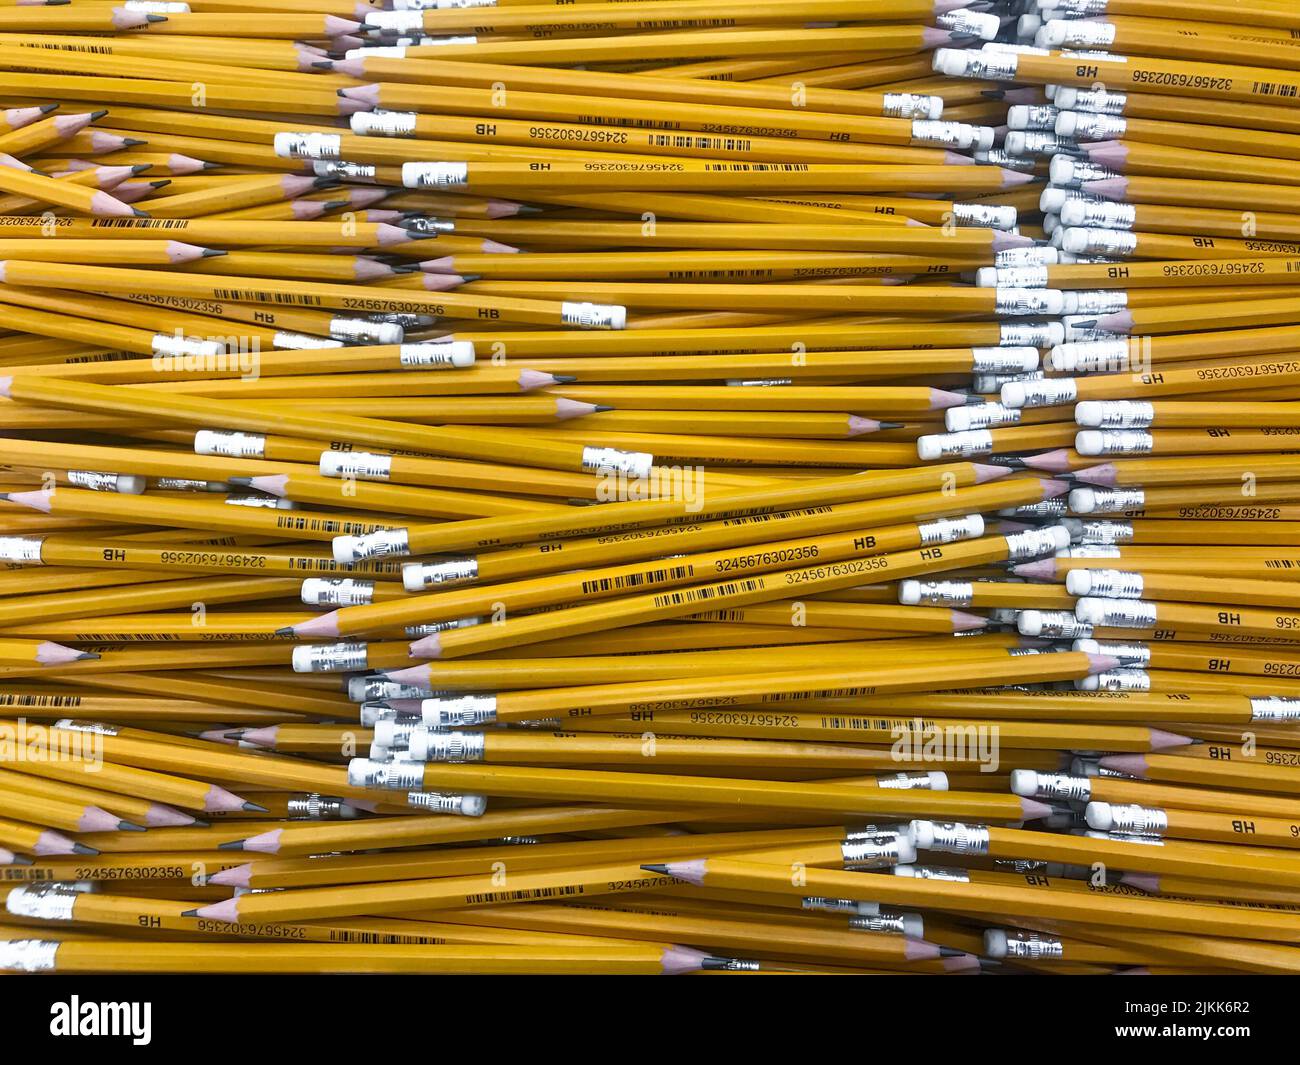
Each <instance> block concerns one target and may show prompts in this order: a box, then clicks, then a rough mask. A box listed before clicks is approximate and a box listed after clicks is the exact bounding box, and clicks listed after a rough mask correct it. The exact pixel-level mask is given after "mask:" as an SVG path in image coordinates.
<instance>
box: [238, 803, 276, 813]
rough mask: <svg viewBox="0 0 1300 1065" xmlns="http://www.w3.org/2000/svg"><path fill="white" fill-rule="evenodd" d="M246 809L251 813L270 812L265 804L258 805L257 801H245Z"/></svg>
mask: <svg viewBox="0 0 1300 1065" xmlns="http://www.w3.org/2000/svg"><path fill="white" fill-rule="evenodd" d="M244 809H245V810H247V811H248V812H249V813H251V814H265V813H270V811H269V810H268V809H267V808H266V807H265V806H259V805H258V804H257V803H255V802H245V803H244Z"/></svg>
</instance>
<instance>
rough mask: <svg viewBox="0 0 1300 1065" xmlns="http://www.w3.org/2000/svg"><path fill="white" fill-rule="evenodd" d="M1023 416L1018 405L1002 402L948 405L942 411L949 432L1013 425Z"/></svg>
mask: <svg viewBox="0 0 1300 1065" xmlns="http://www.w3.org/2000/svg"><path fill="white" fill-rule="evenodd" d="M1023 417H1024V413H1023V412H1022V411H1021V410H1020V408H1018V407H1008V406H1005V405H1004V404H1002V403H996V402H994V403H981V404H979V405H978V406H974V407H949V408H948V409H947V410H946V411H944V422H945V423H946V426H947V428H948V431H949V432H953V433H964V432H967V431H969V430H971V429H996V428H997V427H998V426H1001V425H1015V424H1017V423H1018V422H1019V421H1020V420H1021V419H1022V418H1023Z"/></svg>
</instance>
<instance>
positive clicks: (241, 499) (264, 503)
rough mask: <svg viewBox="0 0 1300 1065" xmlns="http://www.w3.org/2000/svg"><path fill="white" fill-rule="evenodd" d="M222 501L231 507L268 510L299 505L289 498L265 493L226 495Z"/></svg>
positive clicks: (285, 508)
mask: <svg viewBox="0 0 1300 1065" xmlns="http://www.w3.org/2000/svg"><path fill="white" fill-rule="evenodd" d="M221 502H223V503H225V504H226V505H227V506H231V507H262V508H264V509H266V510H297V509H298V505H297V504H296V503H294V502H293V501H292V500H289V499H281V498H279V497H278V496H265V495H234V496H226V498H225V499H223V500H222V501H221Z"/></svg>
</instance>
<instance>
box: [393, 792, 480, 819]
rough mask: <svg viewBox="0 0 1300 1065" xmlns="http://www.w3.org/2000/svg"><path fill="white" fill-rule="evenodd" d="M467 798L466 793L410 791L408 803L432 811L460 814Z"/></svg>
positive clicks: (419, 808)
mask: <svg viewBox="0 0 1300 1065" xmlns="http://www.w3.org/2000/svg"><path fill="white" fill-rule="evenodd" d="M466 798H467V796H465V795H448V794H445V793H443V792H439V791H408V792H407V793H406V805H407V806H412V807H414V808H415V809H417V810H428V811H430V812H431V813H439V814H459V813H460V812H461V810H462V809H463V808H464V804H465V799H466Z"/></svg>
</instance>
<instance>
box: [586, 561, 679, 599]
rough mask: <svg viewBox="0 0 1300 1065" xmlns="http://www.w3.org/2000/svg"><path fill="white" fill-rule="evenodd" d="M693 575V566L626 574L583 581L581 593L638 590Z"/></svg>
mask: <svg viewBox="0 0 1300 1065" xmlns="http://www.w3.org/2000/svg"><path fill="white" fill-rule="evenodd" d="M694 575H695V567H694V566H672V567H670V568H667V569H655V570H650V571H649V572H647V573H628V574H624V575H622V576H619V577H601V578H600V579H599V580H594V581H583V582H582V591H583V594H584V595H588V594H590V593H591V592H612V591H617V590H619V589H621V588H639V587H641V586H642V585H645V584H663V582H664V581H679V580H682V579H683V578H685V577H693V576H694Z"/></svg>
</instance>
